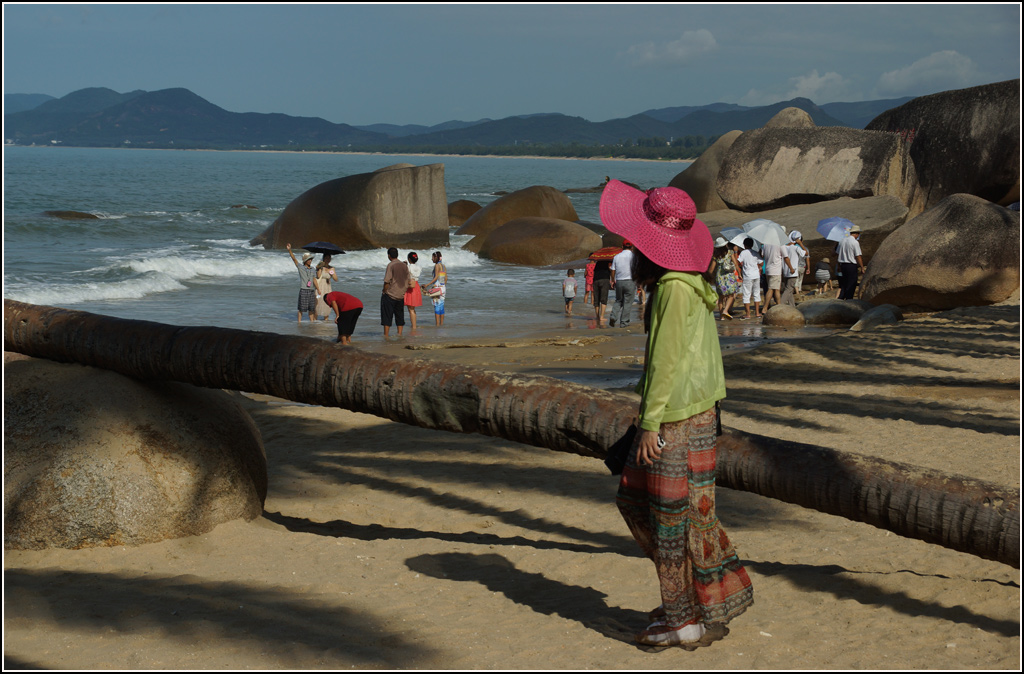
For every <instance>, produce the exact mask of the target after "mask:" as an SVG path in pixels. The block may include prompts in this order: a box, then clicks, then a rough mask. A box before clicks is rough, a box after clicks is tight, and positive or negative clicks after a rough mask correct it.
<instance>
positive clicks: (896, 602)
mask: <svg viewBox="0 0 1024 674" xmlns="http://www.w3.org/2000/svg"><path fill="white" fill-rule="evenodd" d="M743 563H744V565H745V566H747V567H748V568H750V569H752V570H755V571H757V572H758V573H760V574H762V575H764V576H769V577H770V576H783V577H785V578H786V579H787V580H788V581H789V582H791V583H793V584H794V585H796V586H798V587H800V588H803V589H804V590H808V591H811V592H820V593H824V594H830V595H832V596H833V597H836V598H837V599H853V600H854V601H857V602H859V603H861V604H864V605H866V606H879V607H884V608H889V609H892V610H894V611H899V612H900V613H903V614H905V615H908V616H914V617H917V616H928V617H931V618H936V619H938V620H946V621H949V622H953V623H961V624H965V625H970V626H972V627H977V628H978V629H980V630H984V631H986V632H992V633H993V634H999V635H1001V636H1005V637H1013V636H1019V635H1020V623H1019V622H1016V621H1013V620H998V619H996V618H990V617H989V616H985V615H981V614H979V613H975V612H974V611H972V610H971V609H970V608H967V607H965V606H948V607H947V606H942V605H941V604H938V603H936V602H929V601H925V600H923V599H917V598H915V597H911V596H909V595H908V594H907V593H905V592H893V591H890V590H884V589H881V588H879V587H878V586H876V585H874V584H873V583H871V582H870V579H871V578H872V577H878V575H879V573H878V572H864V571H851V570H849V569H846V568H844V567H842V566H839V565H838V564H822V565H818V564H786V563H782V562H754V561H750V560H745V561H744V562H743ZM890 573H911V574H914V572H913V571H893V572H890ZM843 574H847V575H843ZM857 574H862V575H863V576H864V577H863V579H860V578H854V577H852V576H854V575H857ZM914 575H920V574H914ZM993 582H995V581H993Z"/></svg>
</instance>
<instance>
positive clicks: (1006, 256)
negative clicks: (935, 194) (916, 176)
mask: <svg viewBox="0 0 1024 674" xmlns="http://www.w3.org/2000/svg"><path fill="white" fill-rule="evenodd" d="M1020 246H1021V239H1020V213H1019V212H1016V211H1011V210H1008V209H1006V208H1003V207H1002V206H999V205H997V204H994V203H992V202H990V201H987V200H985V199H983V198H981V197H976V196H973V195H970V194H954V195H953V196H950V197H946V198H945V199H943V200H942V201H940V202H939V203H938V205H936V206H935V208H932V209H930V210H927V211H925V212H924V213H922V214H921V215H919V216H917V217H916V218H914V219H913V220H911V221H909V222H907V223H906V224H905V225H903V226H902V227H900V228H899V229H898V230H896V231H895V232H893V233H892V234H891V235H890V236H889V237H888V238H887V239H886V240H885V241H883V242H882V245H881V246H879V248H878V250H877V251H876V252H875V254H874V256H873V257H872V259H871V262H870V263H869V264H868V269H867V273H866V274H865V275H864V280H863V282H862V287H863V296H864V297H865V298H867V299H869V300H870V301H871V302H872V303H874V304H895V305H897V306H901V307H913V308H920V309H926V310H942V309H951V308H954V307H961V306H979V305H986V304H995V303H996V302H1001V301H1003V300H1005V299H1006V298H1007V297H1009V296H1010V295H1011V294H1012V293H1013V292H1014V291H1016V290H1017V289H1018V288H1019V287H1020Z"/></svg>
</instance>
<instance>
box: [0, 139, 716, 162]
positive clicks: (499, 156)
mask: <svg viewBox="0 0 1024 674" xmlns="http://www.w3.org/2000/svg"><path fill="white" fill-rule="evenodd" d="M4 147H23V148H36V149H39V148H43V149H49V150H59V149H61V148H69V149H76V150H150V151H160V152H259V153H264V154H342V155H356V156H367V157H373V156H381V157H480V158H482V159H559V160H571V161H637V162H654V163H665V164H692V163H693V162H695V161H697V159H696V158H694V159H641V158H636V159H634V158H631V157H551V156H544V155H504V154H431V153H427V152H398V153H387V152H345V151H342V150H265V149H252V150H217V149H207V148H185V147H181V148H176V147H92V146H78V145H63V144H62V145H15V144H13V143H12V144H10V145H7V144H5V145H4Z"/></svg>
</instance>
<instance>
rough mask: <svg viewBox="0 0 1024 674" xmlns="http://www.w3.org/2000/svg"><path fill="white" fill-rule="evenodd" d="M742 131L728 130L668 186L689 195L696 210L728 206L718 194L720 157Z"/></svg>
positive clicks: (703, 210) (711, 209) (709, 209)
mask: <svg viewBox="0 0 1024 674" xmlns="http://www.w3.org/2000/svg"><path fill="white" fill-rule="evenodd" d="M741 133H743V132H742V131H730V132H729V133H727V134H725V135H724V136H722V137H721V138H719V139H718V140H716V141H715V142H714V143H712V144H711V147H709V148H708V149H707V150H704V152H702V153H701V155H700V156H699V157H697V161H695V162H693V163H692V164H690V166H689V167H688V168H687V169H686V170H685V171H683V172H682V173H680V174H678V175H677V176H676V177H675V178H673V179H672V181H671V182H670V183H669V184H668V186H669V187H677V188H679V189H681V190H682V191H684V192H686V193H687V194H689V195H690V198H691V199H693V202H694V203H695V204H696V205H697V212H698V213H704V212H706V211H717V210H719V209H722V208H728V206H727V205H726V203H725V202H724V201H722V198H721V197H720V196H718V185H717V181H718V170H719V168H721V166H722V159H723V158H724V157H725V154H726V152H728V151H729V148H731V147H732V144H733V143H735V142H736V139H737V138H739V137H740V134H741Z"/></svg>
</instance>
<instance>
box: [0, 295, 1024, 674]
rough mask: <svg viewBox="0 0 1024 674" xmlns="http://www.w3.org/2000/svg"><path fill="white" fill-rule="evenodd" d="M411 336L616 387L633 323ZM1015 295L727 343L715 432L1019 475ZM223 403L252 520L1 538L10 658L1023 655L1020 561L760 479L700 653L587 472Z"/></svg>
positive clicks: (506, 663)
mask: <svg viewBox="0 0 1024 674" xmlns="http://www.w3.org/2000/svg"><path fill="white" fill-rule="evenodd" d="M587 336H588V337H591V336H593V338H592V339H579V334H575V335H572V336H571V338H566V337H565V335H562V334H559V333H558V332H557V331H553V332H552V333H551V334H550V335H547V336H546V337H545V336H538V337H537V339H527V340H520V341H518V342H516V343H512V344H504V345H501V344H502V343H501V342H500V340H498V339H495V340H493V341H481V342H475V343H473V344H458V345H447V346H449V347H454V346H458V347H459V348H443V347H444V346H446V345H441V346H440V347H435V348H430V349H420V350H415V351H414V350H411V349H407V348H406V347H407V346H408V345H409V344H408V343H404V342H391V343H388V344H383V343H382V342H380V343H375V344H364V345H358V344H357V346H360V347H362V348H370V349H373V350H380V351H386V352H389V353H394V354H406V355H410V356H415V357H417V358H428V359H431V360H436V361H447V362H458V363H462V364H472V365H478V366H481V367H489V368H491V369H499V370H504V371H512V372H523V373H529V374H535V375H548V376H556V377H562V378H569V379H573V380H577V381H587V382H590V383H591V384H592V385H595V386H601V387H604V388H611V387H614V388H616V390H620V389H622V388H623V386H624V385H625V383H628V382H629V381H630V380H632V381H635V380H636V378H637V377H638V376H639V372H640V367H641V364H640V357H641V356H642V353H643V352H642V339H643V338H642V335H641V334H640V331H638V330H637V331H634V332H633V333H632V334H625V333H624V332H623V331H619V332H618V333H616V331H615V330H611V329H609V330H598V331H588V335H587ZM1020 337H1021V336H1020V305H1019V299H1018V300H1017V301H1016V303H1008V304H1004V305H999V306H992V307H978V308H968V309H958V310H954V311H949V312H943V313H936V314H929V315H917V316H914V317H911V318H909V319H908V320H906V321H904V322H902V323H900V324H898V325H895V326H888V327H882V328H878V329H876V330H874V331H870V332H865V333H849V332H843V333H839V334H835V335H831V336H826V337H820V338H814V339H806V340H800V341H793V342H785V343H776V344H770V345H767V346H763V347H760V348H757V349H754V350H750V351H743V352H736V353H730V354H728V355H727V356H726V357H725V367H726V378H727V386H728V398H727V399H726V400H725V401H724V402H723V421H724V423H725V425H726V426H727V427H731V428H736V429H740V430H743V431H749V432H753V433H758V434H762V435H769V436H774V437H779V438H783V439H787V440H792V441H798V442H804V443H811V444H815V445H820V446H824V447H830V448H834V449H839V450H844V451H849V452H857V453H862V454H866V455H871V456H879V457H885V458H888V459H892V460H895V461H900V462H906V463H911V464H916V465H919V466H924V467H928V468H933V469H937V470H940V471H944V472H948V473H951V474H960V475H967V476H970V477H975V478H980V479H984V480H988V481H992V482H996V483H999V484H1004V485H1011V486H1014V487H1016V488H1018V489H1019V487H1020V468H1021V466H1020V400H1021V399H1020V345H1021V340H1020ZM233 395H237V396H238V397H239V398H240V399H241V400H243V401H244V404H245V406H246V408H247V409H248V410H249V411H250V413H251V415H252V417H253V419H254V420H255V421H256V422H257V424H258V426H259V428H260V430H261V433H262V437H263V442H264V445H265V448H266V453H267V459H268V464H269V471H270V491H269V495H268V498H267V501H266V505H265V509H264V515H263V517H262V518H259V519H257V520H254V521H252V522H243V521H236V522H231V523H227V524H223V525H221V526H219V527H217V528H216V529H214V530H213V531H211V532H209V533H207V534H205V535H202V536H198V537H191V538H185V539H178V540H169V541H164V542H161V543H155V544H150V545H144V546H140V547H135V548H125V547H114V548H94V549H84V550H45V551H8V552H7V553H6V555H5V559H4V569H5V593H4V595H5V596H4V607H5V616H4V629H5V634H4V656H5V669H6V668H11V667H28V668H53V669H147V668H149V669H227V668H231V669H353V668H354V669H399V668H408V669H530V670H549V669H556V670H558V669H602V670H618V669H785V670H789V669H829V670H832V669H835V670H847V669H1006V670H1019V668H1020V666H1021V661H1020V653H1021V651H1020V608H1021V606H1020V573H1019V571H1018V570H1016V569H1013V568H1011V567H1009V566H1006V565H1003V564H999V563H996V562H991V561H986V560H983V559H979V558H977V557H974V556H971V555H967V554H964V553H959V552H954V551H951V550H947V549H944V548H941V547H938V546H935V545H930V544H927V543H923V542H920V541H916V540H909V539H905V538H901V537H899V536H896V535H895V534H891V533H888V532H886V531H883V530H880V529H876V528H874V527H871V526H869V525H866V524H860V523H855V522H851V521H847V520H845V519H841V518H838V517H834V516H830V515H825V514H822V513H818V512H815V511H811V510H807V509H803V508H800V507H797V506H793V505H789V504H786V503H782V502H779V501H775V500H771V499H768V498H765V497H761V496H757V495H754V494H750V493H744V492H737V491H731V490H727V489H719V490H718V508H719V513H718V514H719V516H720V518H721V520H722V523H723V526H724V527H725V529H726V531H728V532H729V534H730V537H731V538H732V539H733V541H734V543H735V545H736V547H737V549H738V552H739V555H740V558H741V560H742V561H743V563H744V564H745V565H746V568H747V570H748V572H749V574H750V576H751V579H752V581H753V585H754V593H755V603H754V605H753V606H752V607H751V608H750V609H749V610H748V611H747V612H746V613H744V614H743V615H741V616H740V617H739V618H737V619H736V620H734V621H733V622H732V623H731V624H730V625H729V629H730V634H729V635H728V636H726V637H725V638H724V639H723V640H722V641H719V642H717V643H715V644H713V645H711V646H710V647H708V648H702V649H699V650H697V651H694V652H686V651H684V650H682V649H678V648H672V649H667V650H661V651H650V650H646V649H643V648H639V647H637V646H636V645H634V644H633V642H632V634H633V633H634V632H635V631H637V630H639V629H642V628H643V627H645V626H646V624H645V623H646V620H645V615H646V612H647V611H648V610H650V609H652V608H654V607H655V606H656V605H657V604H658V603H659V601H660V599H659V596H658V594H657V585H656V579H655V575H654V571H653V567H652V565H651V564H650V562H648V561H647V560H645V559H643V558H641V557H640V556H639V552H638V549H637V547H636V545H635V543H634V542H633V540H632V538H631V537H630V535H629V533H628V531H627V529H626V527H625V524H624V523H623V522H622V520H621V518H620V517H619V514H618V512H617V510H616V508H615V506H614V495H615V490H616V487H617V480H616V478H615V477H613V476H611V475H609V474H608V472H607V469H606V468H605V466H604V465H603V463H602V462H601V461H598V460H595V459H589V458H584V457H578V456H573V455H568V454H559V453H555V452H552V451H550V450H545V449H538V448H533V447H528V446H524V445H520V444H516V443H513V442H507V441H502V440H499V439H495V438H488V437H483V436H478V435H454V434H450V433H444V432H439V431H429V430H423V429H419V428H415V427H411V426H406V425H402V424H398V423H394V422H391V421H388V420H384V419H380V418H376V417H372V416H367V415H364V414H358V413H354V412H349V411H346V410H341V409H327V408H320V407H311V406H307V405H299V404H295V403H290V402H288V401H283V400H279V399H275V398H270V397H267V396H259V395H244V396H243V395H242V394H233Z"/></svg>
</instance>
